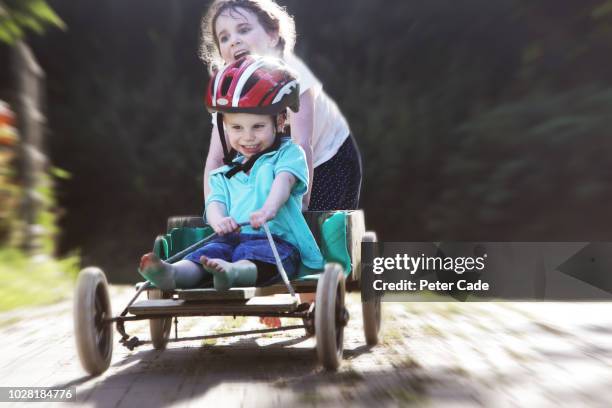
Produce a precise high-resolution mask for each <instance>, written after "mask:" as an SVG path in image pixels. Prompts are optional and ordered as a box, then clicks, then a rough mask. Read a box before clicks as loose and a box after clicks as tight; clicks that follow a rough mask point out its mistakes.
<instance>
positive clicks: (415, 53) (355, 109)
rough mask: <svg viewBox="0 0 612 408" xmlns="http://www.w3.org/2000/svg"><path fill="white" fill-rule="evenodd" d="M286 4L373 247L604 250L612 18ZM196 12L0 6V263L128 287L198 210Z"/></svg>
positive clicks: (171, 1)
mask: <svg viewBox="0 0 612 408" xmlns="http://www.w3.org/2000/svg"><path fill="white" fill-rule="evenodd" d="M279 3H281V4H283V5H285V6H287V8H288V10H289V11H290V12H291V14H293V15H294V16H295V19H296V25H297V32H298V39H297V46H296V53H297V54H298V55H299V56H300V57H302V58H303V59H304V60H305V61H306V62H307V64H308V65H309V66H310V68H311V69H312V70H313V71H314V73H315V74H316V75H317V76H318V77H319V78H320V79H321V81H322V82H323V84H324V87H325V89H326V90H327V92H328V93H329V94H330V95H331V96H332V97H333V98H334V99H335V100H336V102H337V103H338V105H339V106H340V108H341V110H342V111H343V112H344V114H345V115H346V117H347V119H348V121H349V124H350V126H351V129H352V132H353V134H354V135H355V137H356V138H357V141H358V143H359V145H360V148H361V152H362V155H363V163H364V170H365V174H364V185H363V188H362V197H361V206H362V207H363V208H364V209H365V212H366V222H367V224H368V229H374V230H376V231H377V232H378V234H379V237H380V239H382V240H383V241H440V240H482V241H505V240H508V241H512V240H514V241H538V240H543V241H556V240H559V241H574V240H577V241H582V240H584V241H597V240H602V241H606V240H608V241H609V240H612V227H611V226H609V225H608V222H610V218H611V216H610V215H609V210H608V207H609V204H608V203H609V202H610V201H611V200H612V188H611V181H612V172H611V171H610V170H609V158H610V157H612V142H611V141H610V140H609V137H610V130H609V129H612V115H610V112H611V111H612V52H611V51H612V1H610V0H584V1H580V2H578V1H574V0H554V1H553V0H541V1H538V2H530V1H526V0H498V1H489V0H464V1H461V2H456V1H450V0H430V1H427V2H423V1H414V0H387V1H384V2H374V1H371V0H351V1H335V2H330V1H323V0H309V1H298V0H286V1H279ZM207 6H208V2H206V1H195V0H180V1H179V0H146V1H144V0H131V1H129V2H125V1H119V0H108V1H99V0H97V1H93V0H80V1H78V2H75V1H69V0H47V1H46V2H45V1H42V0H13V1H9V0H1V1H0V61H1V64H0V99H1V100H3V101H5V102H6V104H5V105H3V106H4V108H3V112H5V113H4V117H6V118H7V119H3V120H4V122H3V123H4V125H2V126H4V129H5V130H4V131H3V133H2V134H3V135H8V136H3V137H2V138H1V139H0V142H2V143H0V149H2V150H0V152H1V153H2V155H1V156H0V159H1V160H2V161H1V162H0V165H1V166H2V167H1V168H2V173H1V178H0V183H2V184H0V199H1V200H2V201H1V207H0V208H1V211H0V264H4V265H8V264H9V263H10V262H13V263H15V262H16V263H19V262H22V261H23V259H24V257H26V258H27V257H29V258H31V257H32V256H38V257H39V259H42V261H41V262H42V263H44V262H63V264H62V265H64V267H65V268H68V269H69V270H76V269H78V266H79V264H82V265H90V264H95V265H99V266H101V267H102V268H103V269H104V270H105V272H106V273H107V275H108V276H109V277H110V279H111V281H112V282H115V283H125V282H134V281H137V280H138V275H137V273H136V266H137V262H138V260H139V257H140V256H141V255H142V254H143V253H145V252H147V251H149V250H150V249H151V247H152V244H153V240H154V238H155V236H156V235H157V234H159V233H162V232H164V230H165V223H166V219H167V217H169V216H173V215H186V214H201V213H202V209H203V200H202V196H203V193H202V170H203V166H204V161H205V158H206V154H207V149H208V143H209V137H210V129H211V125H210V117H209V115H208V113H207V112H206V110H205V108H204V102H203V95H204V89H205V85H206V82H207V79H208V76H207V70H206V67H205V66H204V64H203V63H202V62H201V61H200V60H199V58H198V46H199V21H200V18H201V16H202V14H203V13H204V11H205V9H206V7H207ZM24 77H25V79H24ZM28 78H29V79H28ZM32 84H38V85H39V89H38V91H37V90H35V89H34V90H33V88H32V87H33V85H32ZM32 92H33V93H34V94H36V95H37V97H35V98H30V99H27V98H26V99H24V98H23V95H24V94H28V93H32ZM33 100H36V101H38V102H39V103H38V105H36V106H38V108H36V109H34V108H32V106H30V105H31V103H30V102H31V101H33ZM24 101H25V102H24ZM28 101H30V102H28ZM32 109H34V113H36V114H39V116H37V115H36V114H32V112H31V111H32ZM10 111H12V112H13V114H11V113H10ZM28 112H30V113H28ZM27 117H33V118H34V119H32V120H33V122H32V123H34V125H32V123H30V122H28V120H27ZM11 118H12V119H11ZM32 126H34V130H33V131H34V133H33V134H35V135H36V134H37V132H38V133H39V136H35V137H34V140H31V138H30V136H27V134H31V132H32ZM38 128H39V129H38ZM7 129H10V130H7ZM28 132H29V133H28ZM32 168H34V169H35V171H34V173H32V170H31V169H32ZM23 254H26V255H23ZM60 258H61V259H63V260H62V261H57V259H60ZM53 265H56V264H53ZM0 268H1V266H0ZM0 272H1V271H0ZM4 273H8V272H6V271H4ZM71 273H72V272H71Z"/></svg>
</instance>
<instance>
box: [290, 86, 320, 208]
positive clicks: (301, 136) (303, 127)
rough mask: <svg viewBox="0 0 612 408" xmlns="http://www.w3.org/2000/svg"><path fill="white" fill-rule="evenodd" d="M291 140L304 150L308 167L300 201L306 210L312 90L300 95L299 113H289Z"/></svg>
mask: <svg viewBox="0 0 612 408" xmlns="http://www.w3.org/2000/svg"><path fill="white" fill-rule="evenodd" d="M290 119H291V120H290V124H291V138H292V139H293V140H294V141H295V143H297V144H298V145H300V146H301V147H302V149H304V152H305V153H306V165H307V166H308V191H307V192H306V194H304V197H303V199H302V209H303V210H307V209H308V204H309V203H310V191H311V188H312V179H313V167H312V137H313V132H314V94H313V90H312V88H310V89H307V90H306V92H304V93H303V94H301V95H300V111H299V112H297V113H293V112H292V113H291V118H290Z"/></svg>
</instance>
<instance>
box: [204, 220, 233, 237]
mask: <svg viewBox="0 0 612 408" xmlns="http://www.w3.org/2000/svg"><path fill="white" fill-rule="evenodd" d="M210 226H211V227H212V229H213V230H215V232H216V233H217V234H219V235H225V234H229V233H230V232H234V231H236V230H237V229H239V228H240V227H239V226H238V223H237V222H236V221H235V220H234V219H233V218H232V217H223V218H221V219H220V220H219V221H217V222H214V223H211V224H210Z"/></svg>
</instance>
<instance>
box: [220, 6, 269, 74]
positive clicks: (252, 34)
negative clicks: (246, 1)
mask: <svg viewBox="0 0 612 408" xmlns="http://www.w3.org/2000/svg"><path fill="white" fill-rule="evenodd" d="M215 35H216V39H217V44H218V46H219V52H220V54H221V57H222V58H223V60H224V61H225V63H226V64H231V63H232V62H234V61H236V60H237V59H239V58H240V57H243V56H245V55H248V54H257V55H273V56H280V55H279V51H278V49H277V48H276V46H277V45H278V41H279V37H278V33H269V32H267V31H266V30H265V29H264V27H263V26H262V25H261V24H260V22H259V20H258V19H257V16H256V15H255V14H254V13H253V12H251V11H249V10H247V9H245V8H242V7H236V8H234V9H228V10H225V11H224V12H222V13H221V14H219V17H217V20H216V21H215Z"/></svg>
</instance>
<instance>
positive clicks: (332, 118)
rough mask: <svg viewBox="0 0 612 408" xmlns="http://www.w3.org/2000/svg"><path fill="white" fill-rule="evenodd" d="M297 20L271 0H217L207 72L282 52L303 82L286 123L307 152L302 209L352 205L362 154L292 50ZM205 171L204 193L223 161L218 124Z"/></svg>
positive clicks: (205, 24)
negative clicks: (295, 109)
mask: <svg viewBox="0 0 612 408" xmlns="http://www.w3.org/2000/svg"><path fill="white" fill-rule="evenodd" d="M294 42H295V23H294V21H293V19H292V17H291V16H289V14H288V13H287V12H286V10H285V9H284V8H281V7H280V6H278V5H277V4H276V3H274V2H273V1H271V0H217V1H215V2H214V3H213V4H212V5H211V6H210V8H209V10H208V12H207V13H206V15H205V16H204V17H203V19H202V45H201V55H202V58H203V60H204V61H205V62H206V63H207V64H208V66H209V67H210V69H211V71H214V70H217V69H219V68H221V67H222V66H224V65H225V64H231V63H233V62H235V61H236V60H237V59H239V58H241V57H243V56H245V55H248V54H259V55H271V56H276V57H281V58H283V59H284V60H285V62H286V63H287V64H288V65H289V67H291V68H292V69H293V70H294V71H296V72H297V74H298V76H299V80H300V85H301V94H300V106H301V108H300V111H299V112H298V113H293V112H291V114H290V116H289V123H290V127H291V135H292V138H293V140H294V142H295V143H297V144H299V145H300V146H301V147H302V148H303V149H304V151H305V152H306V162H307V165H308V172H309V175H310V177H309V178H310V180H312V182H311V185H310V186H309V187H310V188H309V189H308V193H307V194H306V195H305V197H304V200H303V208H304V209H310V210H318V211H322V210H337V209H355V208H357V206H358V204H359V193H360V187H361V158H360V155H359V151H358V149H357V145H356V144H355V140H354V139H353V137H352V136H351V134H350V130H349V127H348V124H347V122H346V119H345V118H344V116H343V115H342V113H341V112H340V110H339V109H338V107H337V105H336V104H335V103H334V101H333V100H332V99H331V98H330V97H329V96H328V95H327V94H326V93H325V91H323V87H322V85H321V82H320V81H319V80H318V79H317V78H316V77H315V76H314V74H313V73H312V72H311V71H310V70H309V69H308V67H307V66H306V65H305V64H304V63H303V62H302V61H301V60H300V59H299V58H297V57H296V56H295V55H294V54H293V52H292V51H293V45H294ZM213 124H214V126H213V135H212V137H211V144H210V148H209V152H208V158H207V160H206V167H205V171H204V194H205V196H206V197H208V195H209V193H210V191H209V190H208V178H209V175H210V172H211V171H213V170H214V169H216V168H218V167H220V166H222V165H223V149H222V146H221V143H220V141H219V136H218V133H219V132H218V128H217V126H218V124H217V123H216V122H215V121H214V119H213Z"/></svg>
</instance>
